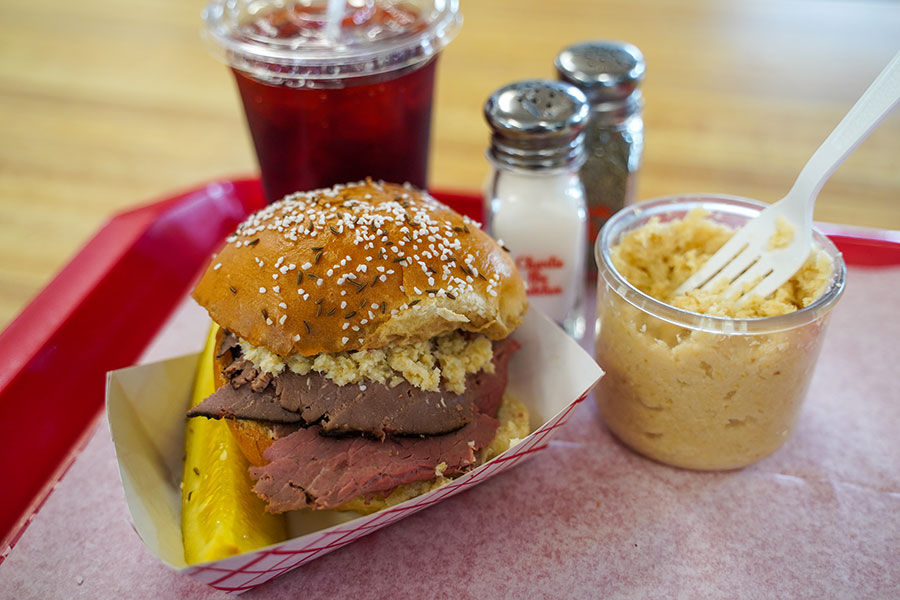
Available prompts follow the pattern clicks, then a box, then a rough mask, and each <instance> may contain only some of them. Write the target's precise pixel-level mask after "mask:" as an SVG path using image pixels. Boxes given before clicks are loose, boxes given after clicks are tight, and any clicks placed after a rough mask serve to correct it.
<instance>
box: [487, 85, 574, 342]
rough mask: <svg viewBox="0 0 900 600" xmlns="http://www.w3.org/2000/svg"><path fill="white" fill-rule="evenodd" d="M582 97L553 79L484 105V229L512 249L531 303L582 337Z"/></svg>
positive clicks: (510, 89)
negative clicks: (487, 168) (487, 136)
mask: <svg viewBox="0 0 900 600" xmlns="http://www.w3.org/2000/svg"><path fill="white" fill-rule="evenodd" d="M589 112H590V111H589V107H588V103H587V98H586V97H585V95H584V93H583V92H581V91H580V90H579V89H578V88H576V87H575V86H572V85H569V84H567V83H563V82H559V81H548V80H528V81H520V82H517V83H513V84H510V85H507V86H505V87H502V88H500V89H499V90H497V91H496V92H494V94H492V95H491V97H490V98H488V100H487V102H486V103H485V105H484V116H485V118H486V119H487V123H488V126H489V127H490V129H491V145H490V148H489V149H488V152H487V156H488V159H489V160H490V162H491V165H492V166H493V170H492V173H491V176H490V178H489V180H488V184H487V189H486V190H485V202H486V209H487V210H486V211H485V212H486V214H487V224H486V225H487V229H488V231H489V232H490V233H491V235H493V236H494V237H495V238H497V239H499V240H501V241H502V242H503V243H504V244H505V245H506V247H507V248H508V249H509V251H510V253H511V254H512V257H513V259H514V260H515V262H516V266H517V267H518V269H519V271H520V272H521V273H522V276H523V278H524V279H525V282H526V289H527V292H528V299H529V302H530V303H531V304H532V306H534V307H537V308H538V309H540V310H541V311H543V312H544V313H545V314H546V315H547V316H549V317H550V318H551V319H553V320H554V321H556V322H557V323H558V324H560V325H561V326H562V327H563V328H564V329H565V330H566V331H567V332H568V333H569V334H570V335H572V336H573V337H576V338H580V337H581V336H582V335H583V334H584V325H585V322H584V316H583V315H582V314H581V301H582V297H583V290H584V283H585V282H584V277H585V271H584V269H585V260H584V246H585V244H586V242H587V240H586V236H587V210H586V207H585V197H584V187H583V186H582V184H581V180H580V179H579V177H578V169H579V167H581V165H582V163H583V162H584V158H585V153H584V127H585V125H586V124H587V119H588V115H589Z"/></svg>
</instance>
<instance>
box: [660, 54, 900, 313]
mask: <svg viewBox="0 0 900 600" xmlns="http://www.w3.org/2000/svg"><path fill="white" fill-rule="evenodd" d="M898 102H900V52H898V53H897V54H896V55H895V56H894V58H893V59H891V62H889V63H888V65H887V66H886V67H885V68H884V70H883V71H882V72H881V73H880V74H879V75H878V77H876V78H875V81H873V82H872V85H870V86H869V88H868V89H867V90H866V91H865V92H864V93H863V95H862V96H861V97H860V99H859V100H857V101H856V104H854V105H853V108H851V109H850V112H848V113H847V115H846V116H845V117H844V118H843V119H842V120H841V122H840V123H838V125H837V127H835V128H834V131H832V132H831V134H830V135H829V136H828V137H827V138H826V139H825V141H824V142H822V145H821V146H819V149H818V150H816V153H815V154H813V155H812V158H810V159H809V162H807V163H806V166H805V167H803V170H802V171H800V175H799V176H798V177H797V181H795V182H794V185H793V187H791V190H790V191H789V192H788V193H787V195H786V196H785V197H784V198H782V199H781V200H779V201H778V202H776V203H774V204H772V205H770V206H768V207H766V208H765V209H764V210H763V211H762V212H760V213H759V215H757V216H756V217H754V218H753V219H752V220H750V221H749V222H747V223H746V224H745V225H744V226H743V227H742V228H741V229H740V230H739V231H737V233H735V234H734V236H732V237H731V239H729V240H728V241H727V242H726V243H725V244H724V245H723V246H722V247H721V248H719V250H718V251H717V252H716V253H715V254H713V255H712V256H711V257H710V258H709V260H707V261H706V263H704V265H703V266H702V267H701V268H700V269H699V270H698V271H697V272H696V273H694V274H693V275H691V276H690V277H689V278H688V279H687V280H686V281H685V282H684V283H682V284H681V285H680V286H679V287H678V289H677V290H676V293H677V294H683V293H685V292H688V291H690V290H693V289H696V288H700V289H704V290H710V291H711V292H713V293H717V294H719V295H720V296H722V297H725V298H729V299H732V298H733V299H735V300H736V301H737V302H739V303H740V302H744V301H746V300H747V299H748V298H750V297H751V296H757V295H758V296H761V297H763V298H765V297H766V296H768V295H769V294H771V293H772V292H774V291H775V290H777V289H778V288H779V287H781V285H782V284H783V283H784V282H785V281H787V280H788V279H790V278H791V277H792V276H793V275H794V274H795V273H796V272H797V271H799V270H800V267H802V266H803V263H804V262H806V259H807V258H808V257H809V254H810V252H811V249H812V221H813V206H814V205H815V202H816V197H817V196H818V195H819V190H821V189H822V186H823V185H824V184H825V182H826V181H827V180H828V178H829V177H830V176H831V174H832V173H833V172H834V170H835V169H837V168H838V166H839V165H840V164H841V163H842V162H844V159H845V158H847V156H849V155H850V153H851V152H853V150H855V149H856V147H857V146H858V145H859V144H860V142H862V141H863V140H864V139H866V137H868V135H869V134H870V133H871V132H872V131H873V130H874V129H875V127H877V126H878V124H879V123H881V121H882V119H884V117H885V116H887V114H888V113H889V112H891V110H892V109H893V108H894V107H895V106H897V103H898ZM898 151H900V150H898ZM780 219H784V220H785V221H786V222H787V223H788V224H789V225H790V226H791V227H792V228H793V237H792V238H791V240H790V242H789V243H788V244H787V245H785V246H783V247H776V248H770V247H769V245H770V243H769V241H770V240H771V239H773V238H772V236H773V235H775V232H776V227H777V225H778V223H779V221H780ZM754 282H756V283H755V285H754ZM726 284H727V286H726ZM751 286H752V287H751ZM719 288H722V289H721V291H719Z"/></svg>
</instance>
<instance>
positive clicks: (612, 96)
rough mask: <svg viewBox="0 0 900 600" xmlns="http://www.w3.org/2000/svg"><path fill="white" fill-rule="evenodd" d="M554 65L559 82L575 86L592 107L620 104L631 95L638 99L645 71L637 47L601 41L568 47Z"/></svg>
mask: <svg viewBox="0 0 900 600" xmlns="http://www.w3.org/2000/svg"><path fill="white" fill-rule="evenodd" d="M554 65H555V66H556V72H557V74H558V75H559V78H560V79H561V80H563V81H566V82H568V83H571V84H572V85H575V86H578V88H579V89H581V90H582V91H583V92H584V93H585V95H586V96H587V97H588V100H589V101H590V103H591V104H592V105H595V107H596V105H598V104H603V103H608V102H612V103H620V102H623V101H625V100H627V99H629V97H630V96H632V94H634V96H635V99H637V97H638V96H639V94H640V92H639V91H638V86H639V85H640V83H641V81H642V80H643V79H644V71H645V69H646V65H645V63H644V56H643V55H642V54H641V51H640V50H638V49H637V47H635V46H633V45H631V44H627V43H625V42H612V41H603V40H600V41H593V42H582V43H579V44H575V45H573V46H569V47H568V48H566V49H564V50H563V51H562V52H560V53H559V55H558V56H557V57H556V60H555V61H554ZM635 92H637V93H635Z"/></svg>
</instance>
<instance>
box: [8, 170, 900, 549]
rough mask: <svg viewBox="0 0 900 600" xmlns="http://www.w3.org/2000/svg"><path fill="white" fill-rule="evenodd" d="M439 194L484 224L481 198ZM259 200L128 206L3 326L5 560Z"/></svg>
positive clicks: (860, 257)
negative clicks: (111, 395) (113, 374)
mask: <svg viewBox="0 0 900 600" xmlns="http://www.w3.org/2000/svg"><path fill="white" fill-rule="evenodd" d="M435 196H436V197H438V198H439V199H441V200H443V201H444V202H446V203H448V204H450V205H451V206H453V207H454V208H455V209H456V210H458V211H460V212H462V213H464V214H467V215H468V216H470V217H472V218H474V219H476V220H479V221H481V220H482V216H483V215H482V204H481V200H480V198H479V197H478V196H476V195H473V194H469V193H453V192H443V193H442V192H436V193H435ZM263 203H264V200H263V194H262V188H261V186H260V184H259V181H258V180H257V179H237V180H225V181H218V182H213V183H209V184H206V185H203V186H201V187H198V188H196V189H194V190H191V191H188V192H186V193H183V194H179V195H177V196H174V197H172V198H169V199H165V200H162V201H159V202H156V203H153V204H148V205H147V206H144V207H141V208H138V209H135V210H131V211H128V212H125V213H122V214H120V215H118V216H116V217H114V218H112V219H111V220H110V222H109V223H107V224H106V225H105V226H104V227H103V228H102V229H101V230H100V231H99V232H98V233H97V234H96V235H95V236H94V237H93V238H92V239H91V240H90V241H89V242H88V243H87V245H86V246H85V247H84V248H83V249H82V250H81V251H80V252H79V253H78V254H77V255H76V256H75V257H74V258H73V259H72V261H71V262H70V263H69V264H67V265H66V266H65V267H64V268H63V270H62V271H61V272H60V273H59V274H58V275H57V276H56V278H54V280H53V281H52V282H51V283H50V284H49V285H48V286H47V287H46V288H45V289H44V290H43V291H42V292H41V293H40V294H39V295H38V296H37V297H36V298H35V299H34V300H33V301H32V302H31V303H30V304H29V305H28V306H27V307H26V308H25V310H24V311H23V312H22V313H21V314H20V315H19V316H18V317H17V318H16V320H15V321H13V322H12V324H10V325H9V327H8V328H7V329H6V330H5V331H4V332H3V333H2V334H0V365H3V370H2V371H0V422H3V423H13V424H15V426H14V427H7V428H6V430H5V435H4V436H2V437H0V461H2V464H3V472H4V477H3V479H4V491H3V493H2V494H0V540H2V542H0V561H2V559H3V557H4V556H5V555H6V552H8V549H9V547H10V546H11V545H12V544H14V543H15V541H16V539H18V537H19V536H20V535H21V534H22V532H23V531H24V527H25V525H26V524H27V522H28V521H27V519H28V518H29V517H30V516H31V515H33V514H34V513H35V512H36V510H37V509H38V508H39V507H40V504H41V503H42V502H43V500H44V499H45V498H46V497H47V495H48V494H49V493H50V491H51V490H52V486H53V484H55V482H56V481H58V480H59V478H60V477H61V476H62V474H63V473H64V471H65V469H66V468H67V467H68V465H70V464H71V462H72V460H73V459H74V457H75V455H76V454H77V450H78V449H79V447H80V446H81V445H82V444H83V443H84V436H85V435H86V434H87V433H89V432H90V430H91V428H90V424H91V423H93V422H94V421H95V420H96V418H97V417H98V415H99V414H100V411H101V409H102V406H103V398H104V389H103V388H104V382H105V374H106V372H107V371H109V370H112V369H118V368H121V367H125V366H128V365H131V364H133V363H134V362H135V361H136V360H137V359H138V357H139V356H140V355H141V353H142V352H143V350H144V348H145V346H146V345H147V344H148V343H149V342H150V340H151V339H152V338H153V336H154V335H155V333H156V332H157V331H158V330H159V328H160V327H161V326H162V325H163V324H164V323H165V322H166V320H167V319H168V317H169V315H170V314H171V312H172V310H173V309H174V308H175V307H176V306H177V305H178V303H179V302H180V301H181V300H182V298H184V295H185V294H186V293H187V292H188V290H189V289H190V288H191V286H192V284H193V283H194V281H195V279H196V278H197V277H198V276H199V274H200V271H201V269H202V268H203V267H204V266H205V265H206V261H207V260H208V257H209V255H210V254H211V253H212V252H213V251H214V250H215V249H216V248H217V246H218V245H219V244H221V242H222V240H223V239H224V237H225V236H226V235H227V234H228V233H230V232H231V231H232V230H233V229H234V228H235V227H236V226H237V224H238V223H240V222H241V221H242V220H243V219H244V218H245V217H246V215H248V214H249V213H250V212H252V211H254V210H257V209H259V208H261V207H262V206H263ZM825 229H826V232H828V233H829V235H830V236H831V238H832V239H833V240H834V242H835V243H836V244H837V246H838V248H840V250H841V251H842V252H843V253H844V258H845V260H846V261H847V263H848V264H849V265H866V266H884V265H898V264H900V233H898V232H888V231H879V230H854V231H849V230H843V229H838V228H828V227H825ZM37 399H40V401H41V407H40V410H37V408H36V400H37ZM4 549H6V551H3V550H4Z"/></svg>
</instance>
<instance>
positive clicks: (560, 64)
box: [554, 41, 645, 277]
mask: <svg viewBox="0 0 900 600" xmlns="http://www.w3.org/2000/svg"><path fill="white" fill-rule="evenodd" d="M554 64H555V66H556V72H557V76H558V78H559V79H560V80H562V81H565V82H568V83H571V84H572V85H575V86H577V87H578V88H579V89H580V90H582V91H583V92H584V93H585V95H586V96H587V99H588V102H589V103H590V106H591V116H590V119H589V120H588V124H587V128H586V133H585V146H586V147H587V160H586V161H585V163H584V165H583V166H582V167H581V171H580V176H581V181H582V183H583V184H584V189H585V194H586V197H587V207H588V222H589V233H588V236H589V237H588V244H587V248H586V250H587V264H588V272H589V273H590V274H591V276H592V277H593V276H596V272H597V265H596V264H595V262H594V252H593V244H594V240H596V239H597V234H598V233H599V232H600V228H601V227H603V224H604V223H605V222H606V220H607V219H608V218H609V217H611V216H612V215H613V213H615V212H616V211H618V210H619V209H621V208H622V207H623V206H625V205H626V204H631V203H632V202H633V201H634V196H635V186H636V178H637V171H638V169H639V167H640V164H641V154H642V152H643V148H644V121H643V118H642V116H641V110H642V108H643V99H642V98H641V90H640V89H639V86H640V83H641V81H642V80H643V78H644V71H645V63H644V57H643V56H642V55H641V51H640V50H638V49H637V48H636V47H635V46H632V45H631V44H626V43H623V42H612V41H592V42H583V43H579V44H575V45H573V46H569V47H568V48H566V49H564V50H563V51H562V52H560V53H559V55H558V56H557V57H556V60H555V61H554Z"/></svg>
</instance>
